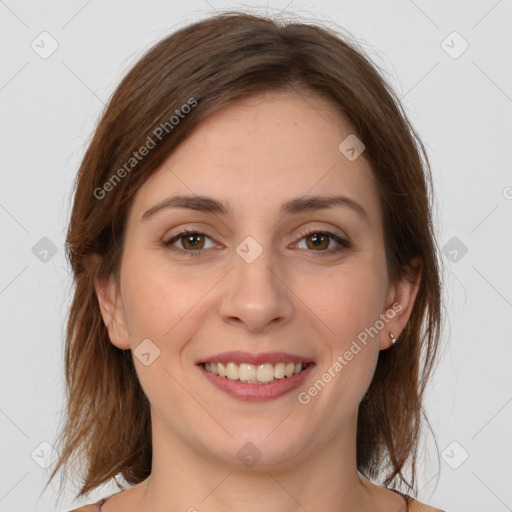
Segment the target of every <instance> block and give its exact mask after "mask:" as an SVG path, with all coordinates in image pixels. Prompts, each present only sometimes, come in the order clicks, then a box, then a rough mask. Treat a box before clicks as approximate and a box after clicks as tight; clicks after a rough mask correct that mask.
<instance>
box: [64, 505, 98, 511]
mask: <svg viewBox="0 0 512 512" xmlns="http://www.w3.org/2000/svg"><path fill="white" fill-rule="evenodd" d="M98 508H99V507H98V504H97V503H95V504H94V505H84V506H83V507H80V508H74V509H73V510H70V511H69V512H98Z"/></svg>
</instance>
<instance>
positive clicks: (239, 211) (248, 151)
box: [51, 13, 441, 512]
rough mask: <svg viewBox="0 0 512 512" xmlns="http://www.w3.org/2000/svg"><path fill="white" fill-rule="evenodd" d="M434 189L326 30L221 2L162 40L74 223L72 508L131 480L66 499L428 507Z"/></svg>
mask: <svg viewBox="0 0 512 512" xmlns="http://www.w3.org/2000/svg"><path fill="white" fill-rule="evenodd" d="M430 186H431V183H430V171H429V165H428V160H427V157H426V155H425V151H424V148H423V145H422V143H421V141H419V139H418V137H417V135H416V133H415V132H414V130H413V128H412V127H411V126H410V124H409V122H408V120H407V118H406V116H405V114H404V113H403V110H402V108H401V106H400V104H399V102H398V100H397V98H396V96H395V95H394V93H393V91H392V90H391V89H390V88H389V86H388V85H387V84H386V83H385V81H384V80H383V79H382V77H381V76H380V74H379V73H378V72H377V71H376V69H375V68H374V67H373V65H372V64H371V63H370V62H369V60H368V59H367V58H365V57H364V56H363V54H362V52H361V51H360V50H357V49H356V46H355V44H349V43H348V42H346V41H345V40H344V39H343V38H341V37H340V36H339V35H337V34H335V33H334V32H331V31H329V30H327V29H325V28H320V27H317V26H313V25H308V24H301V23H289V24H284V25H281V24H278V23H276V22H274V21H272V20H270V19H267V18H263V17H257V16H252V15H247V14H241V13H226V14H222V15H219V16H216V17H214V18H210V19H207V20H204V21H201V22H198V23H195V24H193V25H190V26H188V27H185V28H183V29H181V30H179V31H177V32H176V33H174V34H172V35H171V36H169V37H168V38H166V39H165V40H163V41H161V42H160V43H158V44H157V45H156V46H154V47H153V48H152V49H151V50H150V51H149V52H148V53H147V54H146V55H145V56H144V57H143V58H142V59H141V60H140V61H139V62H138V63H137V64H136V65H135V66H134V67H133V69H132V70H131V71H130V72H129V73H128V74H127V76H126V77H125V78H124V79H123V80H122V82H121V84H120V85H119V87H118V88H117V90H116V91H115V93H114V95H113V97H112V98H111V100H110V102H109V104H108V106H107V108H106V110H105V112H104V114H103V116H102V119H101V121H100V123H99V125H98V127H97V129H96V132H95V134H94V137H93V139H92V141H91V143H90V145H89V147H88V149H87V152H86V155H85V157H84V159H83V162H82V165H81V167H80V170H79V174H78V178H77V184H76V191H75V201H74V206H73V211H72V216H71V222H70V225H69V231H68V237H67V244H68V246H67V247H68V255H69V259H70V262H71V265H72V268H73V272H74V276H75V284H76V289H75V294H74V298H73V303H72V306H71V311H70V315H69V320H68V330H67V341H66V380H67V386H68V390H69V401H68V404H67V416H66V424H65V426H64V429H63V431H62V437H61V439H60V440H59V441H61V445H62V449H61V450H60V459H59V460H58V462H57V465H56V467H55V469H54V472H53V474H52V476H51V478H53V477H54V476H55V474H56V472H57V470H58V469H59V468H60V467H61V466H63V465H66V464H69V462H70V461H76V460H78V459H79V458H81V459H82V460H81V461H82V462H83V463H84V464H85V467H86V468H87V471H86V475H85V477H84V479H83V482H82V486H81V490H80V493H79V494H78V496H84V495H85V494H86V493H88V492H89V491H91V490H92V489H94V488H97V487H98V486H100V485H101V484H103V483H106V482H108V481H110V480H111V479H112V478H115V477H116V476H121V477H122V478H123V479H124V480H125V481H126V483H127V484H129V486H130V487H129V488H127V489H124V490H122V491H121V492H118V493H116V494H115V495H113V496H111V497H108V498H104V499H103V500H101V501H100V502H98V503H96V504H94V505H89V506H85V507H82V508H80V509H76V510H81V511H89V510H90V511H96V510H102V511H103V512H118V511H119V512H120V511H123V512H135V511H139V512H140V511H150V510H151V511H152V512H160V511H162V512H163V511H164V510H165V511H168V510H190V511H192V510H200V511H216V510H223V511H229V510H235V509H239V508H240V507H243V509H244V510H249V511H253V510H262V509H264V510H280V511H283V510H289V511H295V510H308V511H314V510H329V511H340V510H347V511H348V510H350V511H372V512H391V511H396V512H398V511H404V510H411V511H434V510H437V509H434V508H432V507H430V506H427V505H425V504H421V503H419V502H418V501H417V500H415V499H414V498H413V497H412V496H411V494H413V493H415V492H416V490H415V486H416V480H415V467H416V466H415V463H416V452H417V444H418V439H419V435H420V432H421V421H422V416H423V409H422V398H423V393H424V389H425V385H426V383H427V381H428V378H429V376H430V375H431V372H432V370H433V367H434V363H435V361H436V354H437V348H438V340H439V334H440V323H441V300H440V274H439V260H438V254H437V251H436V246H435V240H434V235H433V226H432V215H431V211H430V209H431V206H430V198H429V187H430ZM407 466H410V467H409V469H410V471H409V473H410V474H407V473H406V471H405V470H406V468H407ZM116 482H117V480H116ZM398 487H402V488H404V487H405V489H404V490H402V491H399V490H398Z"/></svg>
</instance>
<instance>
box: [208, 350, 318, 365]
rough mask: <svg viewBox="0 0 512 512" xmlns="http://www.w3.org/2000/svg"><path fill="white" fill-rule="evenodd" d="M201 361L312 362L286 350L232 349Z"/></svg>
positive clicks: (255, 363) (238, 362)
mask: <svg viewBox="0 0 512 512" xmlns="http://www.w3.org/2000/svg"><path fill="white" fill-rule="evenodd" d="M202 363H235V364H242V363H246V364H254V365H257V364H264V363H270V364H276V363H313V360H312V359H311V358H309V357H304V356H299V355H296V354H288V353H286V352H260V353H259V354H251V353H250V352H242V351H238V350H237V351H232V352H222V353H221V354H214V355H211V356H208V357H206V358H205V359H202V360H200V361H198V364H202Z"/></svg>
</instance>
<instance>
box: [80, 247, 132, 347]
mask: <svg viewBox="0 0 512 512" xmlns="http://www.w3.org/2000/svg"><path fill="white" fill-rule="evenodd" d="M100 262H101V257H100V256H99V255H98V254H93V255H89V257H88V263H87V267H88V269H89V271H90V272H91V273H92V275H93V276H94V278H93V279H94V289H95V291H96V297H97V298H98V303H99V306H100V311H101V316H102V318H103V322H104V324H105V325H106V326H107V329H108V335H109V338H110V341H111V343H112V344H113V345H115V346H116V347H117V348H120V349H122V350H128V349H130V336H129V333H128V330H127V328H126V316H125V313H124V309H123V306H122V301H121V297H120V293H119V290H118V287H117V284H116V282H115V279H114V277H109V278H108V279H107V280H105V279H100V278H99V277H98V272H97V269H98V267H99V264H100Z"/></svg>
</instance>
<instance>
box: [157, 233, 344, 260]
mask: <svg viewBox="0 0 512 512" xmlns="http://www.w3.org/2000/svg"><path fill="white" fill-rule="evenodd" d="M300 234H301V238H300V239H299V242H300V241H301V240H302V239H303V238H305V237H307V236H309V235H313V234H316V235H327V236H329V237H330V238H332V239H333V240H334V241H335V242H338V244H339V245H338V247H336V248H334V249H330V250H326V251H310V252H318V255H319V256H321V257H324V256H332V255H333V254H337V253H339V252H341V251H344V250H346V249H350V248H351V247H352V244H351V242H349V241H348V240H347V239H345V238H341V237H340V236H338V235H337V234H336V233H332V232H331V231H322V230H319V229H308V228H305V229H304V230H302V231H301V232H300ZM185 235H204V236H206V237H208V238H211V237H209V236H208V235H207V234H206V233H202V232H201V231H193V230H189V229H187V228H185V229H184V230H182V231H180V232H179V233H178V234H176V235H174V236H173V237H172V238H170V239H169V240H167V241H166V242H164V246H165V247H167V248H168V249H170V250H172V251H174V252H177V253H178V254H183V255H185V256H189V257H195V256H201V255H202V253H203V252H204V251H206V250H207V249H198V250H195V251H190V250H185V249H180V248H178V247H172V244H173V243H174V242H176V241H177V240H179V239H180V238H181V237H183V236H185Z"/></svg>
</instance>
